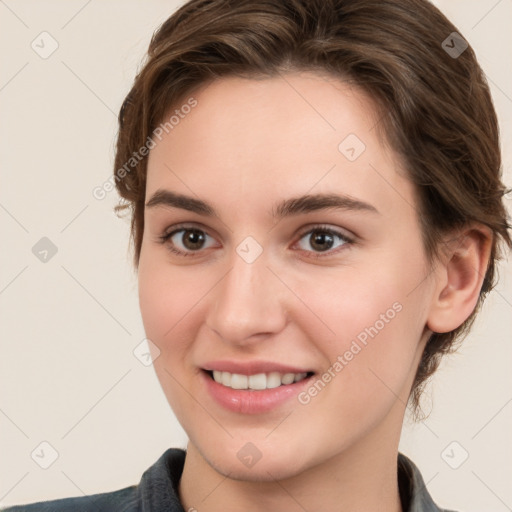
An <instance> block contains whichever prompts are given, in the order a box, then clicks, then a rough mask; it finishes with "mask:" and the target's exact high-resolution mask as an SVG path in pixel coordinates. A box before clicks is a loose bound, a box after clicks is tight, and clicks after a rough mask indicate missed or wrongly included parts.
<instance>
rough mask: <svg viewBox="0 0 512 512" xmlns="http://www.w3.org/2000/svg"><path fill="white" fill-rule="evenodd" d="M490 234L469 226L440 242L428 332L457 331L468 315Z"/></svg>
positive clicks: (475, 297)
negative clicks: (441, 244)
mask: <svg viewBox="0 0 512 512" xmlns="http://www.w3.org/2000/svg"><path fill="white" fill-rule="evenodd" d="M492 238H493V237H492V232H491V230H490V229H489V228H487V227H486V226H481V225H478V226H471V227H470V228H466V229H465V230H464V231H463V232H462V233H460V232H459V233H457V235H456V236H455V238H454V237H453V236H452V237H451V239H450V240H449V241H445V242H444V247H443V248H442V251H441V252H442V256H440V257H439V258H438V259H437V262H436V269H435V271H434V272H435V276H436V280H435V281H436V287H435V293H434V295H433V296H432V303H431V307H430V312H429V315H428V319H427V327H428V328H429V329H430V330H431V331H432V332H437V333H444V332H450V331H453V330H454V329H457V327H459V326H460V325H462V324H463V323H464V321H465V320H466V319H467V318H468V317H469V316H470V315H471V313H472V312H473V310H474V309H475V306H476V304H477V301H478V298H479V296H480V290H481V288H482V284H483V281H484V277H485V274H486V272H487V265H488V263H489V258H490V253H491V245H492Z"/></svg>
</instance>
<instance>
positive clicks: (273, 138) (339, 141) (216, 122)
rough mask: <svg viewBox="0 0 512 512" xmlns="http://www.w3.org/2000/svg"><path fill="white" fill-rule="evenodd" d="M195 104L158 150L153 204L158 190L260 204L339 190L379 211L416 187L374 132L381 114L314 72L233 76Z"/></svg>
mask: <svg viewBox="0 0 512 512" xmlns="http://www.w3.org/2000/svg"><path fill="white" fill-rule="evenodd" d="M190 97H193V99H194V100H195V101H197V105H196V106H195V107H194V108H193V109H192V110H190V111H189V109H184V110H187V111H189V112H188V113H186V114H184V113H181V115H180V120H179V122H178V123H177V124H176V125H174V126H173V127H172V129H169V130H168V133H163V135H162V140H161V141H156V142H157V144H156V146H155V147H154V148H153V149H152V150H151V152H150V156H149V162H148V180H147V190H146V198H147V197H149V196H150V195H152V194H153V193H154V192H155V191H156V190H157V189H159V188H168V189H171V190H177V191H180V192H183V193H187V194H189V195H190V193H191V192H192V193H194V194H196V195H199V196H203V195H208V196H211V193H212V191H214V190H215V191H216V194H215V195H216V198H217V201H218V202H219V204H222V203H224V204H225V203H226V202H228V203H232V204H233V205H235V204H238V200H239V199H240V197H241V196H243V198H244V203H245V204H246V205H249V204H253V206H256V203H261V202H262V199H267V198H268V199H271V198H277V197H278V196H280V197H287V196H291V195H300V194H304V193H306V192H310V191H311V192H314V193H326V192H332V191H333V190H337V191H340V192H341V191H342V192H343V193H344V194H347V195H352V196H355V197H360V198H364V199H365V200H369V201H370V200H371V201H374V202H376V203H377V204H379V203H381V202H382V200H383V199H386V197H387V198H388V199H389V201H392V200H393V199H396V195H397V192H396V190H394V189H396V188H397V187H398V188H399V189H401V188H403V187H405V188H409V189H410V188H411V187H410V184H409V183H407V182H405V180H404V179H403V178H402V177H401V176H400V175H399V173H398V172H397V169H398V167H399V166H400V161H399V158H398V157H397V155H396V154H395V153H394V152H393V151H392V150H391V149H390V148H389V147H388V146H387V145H386V144H385V141H383V140H382V139H381V138H380V136H379V133H378V131H377V129H376V125H377V123H378V119H379V109H378V108H376V105H375V103H374V102H373V101H372V99H371V98H370V97H368V95H366V94H365V93H364V92H362V91H361V90H359V89H357V88H354V87H352V86H350V85H349V84H347V83H346V82H343V81H341V80H339V79H335V78H333V77H330V76H325V75H318V74H316V73H310V72H301V73H288V74H282V75H280V76H277V77H273V78H264V79H247V78H239V77H229V78H222V79H219V80H216V81H214V82H212V83H210V84H208V85H206V86H204V87H202V88H200V89H198V90H196V91H194V93H193V94H191V95H190ZM190 97H186V98H185V99H184V100H182V101H183V104H185V103H186V102H187V100H189V99H190ZM176 109H178V111H179V110H180V105H177V106H174V107H173V109H172V111H171V114H172V113H173V112H176ZM385 183H387V186H386V188H387V189H388V190H384V188H383V185H385ZM402 193H403V194H406V195H407V194H409V193H412V190H403V191H402ZM411 200H412V199H411ZM213 201H215V199H213Z"/></svg>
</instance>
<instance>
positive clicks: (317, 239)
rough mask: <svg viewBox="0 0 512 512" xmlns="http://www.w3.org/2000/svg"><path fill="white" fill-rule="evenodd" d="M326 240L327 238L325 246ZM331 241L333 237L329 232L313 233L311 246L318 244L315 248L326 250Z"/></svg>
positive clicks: (329, 246) (330, 245)
mask: <svg viewBox="0 0 512 512" xmlns="http://www.w3.org/2000/svg"><path fill="white" fill-rule="evenodd" d="M326 240H327V246H326ZM332 243H333V237H332V235H330V234H329V233H321V234H316V235H313V242H312V244H311V245H312V246H313V247H315V245H317V244H320V245H319V246H318V247H316V248H317V249H319V250H320V251H326V250H328V249H330V248H331V247H332Z"/></svg>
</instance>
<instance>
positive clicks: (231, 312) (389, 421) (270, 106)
mask: <svg viewBox="0 0 512 512" xmlns="http://www.w3.org/2000/svg"><path fill="white" fill-rule="evenodd" d="M193 96H194V98H196V99H197V101H198V105H197V106H196V107H195V108H194V109H193V110H192V111H191V112H190V113H189V114H187V115H186V116H185V117H184V119H182V120H181V121H180V123H179V124H178V125H177V126H175V127H174V129H173V130H172V131H170V132H169V133H168V134H164V137H163V138H162V140H161V141H160V142H158V143H157V145H156V146H155V147H154V148H153V149H152V150H151V152H150V156H149V162H148V177H147V190H146V201H148V200H149V199H150V198H151V197H152V196H153V194H154V193H155V192H156V191H157V190H160V189H166V190H171V191H174V192H179V193H182V194H186V195H189V196H192V197H194V198H200V199H202V200H204V201H207V202H208V203H210V204H211V205H212V206H213V207H214V208H215V210H216V211H217V212H218V216H217V217H208V216H205V215H200V214H197V213H192V212H189V211H186V210H183V209H179V208H173V207H168V206H162V205H160V206H154V207H146V210H145V228H144V237H143V242H142V249H141V254H140V263H139V296H140V307H141V313H142V317H143V322H144V326H145V330H146V335H147V337H148V338H149V339H150V340H152V342H153V343H154V344H155V346H156V347H158V349H159V350H160V354H159V356H158V357H157V358H156V359H155V361H154V366H155V370H156V373H157V376H158V378H159V381H160V383H161V386H162V388H163V391H164V393H165V395H166V397H167V399H168V402H169V404H170V405H171V407H172V409H173V411H174V413H175V414H176V416H177V418H178V420H179V421H180V423H181V425H182V426H183V428H184V430H185V431H186V432H187V434H188V436H189V439H190V441H189V444H188V448H187V457H186V461H185V467H184V471H183V475H182V478H181V481H180V486H179V494H180V499H181V501H182V503H183V505H184V508H185V510H189V509H190V508H195V509H197V510H198V511H200V512H213V511H221V510H222V511H235V510H246V511H256V510H267V511H269V512H271V511H282V510H287V511H290V512H294V511H299V510H300V511H302V510H304V509H305V510H308V511H315V510H344V511H351V512H355V511H363V510H364V511H368V510H380V511H384V512H391V511H393V512H397V511H400V510H402V508H401V505H400V499H399V494H398V486H397V481H396V471H397V451H398V443H399V438H400V431H401V427H402V422H403V417H404V412H405V408H406V403H407V399H408V396H409V393H410V390H411V386H412V384H413V380H414V374H415V371H416V368H417V366H418V364H419V361H420V357H421V353H422V351H423V348H424V346H425V343H426V341H427V339H428V337H429V335H430V334H431V332H432V331H433V330H436V331H437V332H447V331H449V330H452V329H454V328H456V327H457V326H458V325H460V324H461V323H462V322H463V321H464V320H465V319H466V318H467V317H468V316H469V314H470V313H471V311H472V310H473V308H474V306H475V304H476V300H477V298H478V292H479V289H480V287H481V284H482V276H483V275H484V273H485V265H486V263H487V259H488V257H489V247H490V245H489V235H488V233H487V232H486V231H485V229H484V228H481V227H478V226H477V227H475V226H472V227H471V229H470V228H468V229H467V230H465V231H464V232H461V233H457V234H456V235H457V236H455V237H454V236H452V237H451V239H454V240H455V241H453V242H450V243H449V244H447V245H446V246H445V250H444V251H443V257H442V259H440V260H439V261H437V262H436V264H435V265H434V267H433V268H431V266H430V264H429V262H428V261H427V258H426V254H425V251H424V247H423V243H422V238H421V230H420V225H419V221H418V206H417V199H416V196H415V190H414V187H413V185H412V184H411V183H410V182H409V181H408V179H407V178H406V175H405V172H404V171H403V169H402V170H401V167H402V165H401V161H400V159H399V157H398V156H397V155H396V154H395V153H394V152H393V151H392V150H391V149H390V148H389V147H388V146H387V145H386V144H385V143H384V141H382V140H381V139H380V137H379V133H378V130H376V129H375V124H376V120H377V119H378V115H377V113H376V112H377V111H376V109H375V106H374V104H373V103H372V101H371V99H370V98H368V97H367V96H366V95H365V94H364V93H363V92H361V91H359V90H357V89H354V88H351V87H349V86H348V85H347V84H345V83H342V82H340V81H338V80H336V79H333V78H328V77H325V76H320V75H318V74H314V73H309V72H308V73H306V72H303V73H297V72H294V73H287V74H286V75H282V76H280V77H277V78H272V79H270V78H269V79H264V80H249V79H241V78H223V79H220V80H217V81H214V82H213V83H211V84H209V85H208V86H205V87H202V88H201V89H199V90H198V91H196V92H194V95H193ZM348 134H356V135H357V137H358V138H359V139H360V140H361V141H363V142H364V144H365V146H366V149H365V151H364V152H363V153H362V154H361V155H360V156H359V157H358V158H357V159H356V160H355V161H349V160H348V159H347V158H346V157H345V156H344V154H342V153H341V152H340V151H339V149H338V145H339V144H340V142H341V141H343V140H344V139H345V137H347V135H348ZM307 193H309V194H315V193H336V194H344V195H348V196H350V197H351V198H356V199H358V200H360V201H364V202H365V203H369V204H371V205H372V206H373V207H374V208H375V209H376V210H377V212H371V211H363V210H360V211H359V210H334V209H330V210H319V211H314V212H307V213H302V214H297V215H294V216H291V217H288V218H283V219H281V220H279V221H276V220H274V219H273V218H272V215H271V212H272V208H273V207H274V205H275V204H277V203H278V202H279V201H281V200H283V199H287V198H290V197H295V196H300V195H303V194H307ZM178 223H187V224H189V225H190V228H196V229H201V230H202V232H203V233H204V234H205V242H204V246H203V247H204V248H199V249H197V248H195V246H193V245H192V246H191V245H190V243H189V244H188V245H187V240H188V239H187V238H185V237H184V236H183V235H186V234H187V232H186V231H185V232H183V231H182V232H180V233H178V234H177V235H175V236H173V238H172V240H168V241H167V242H166V243H162V241H161V239H160V237H161V236H162V234H164V233H165V232H170V231H172V227H173V226H175V225H176V224H178ZM318 224H320V225H322V226H327V227H329V228H331V229H335V230H337V231H340V232H341V233H342V234H344V235H345V236H347V237H349V238H350V240H352V241H351V242H343V240H342V239H340V238H338V237H336V236H335V237H334V238H333V239H332V248H329V246H327V248H328V250H327V251H322V250H321V249H320V250H319V249H318V245H315V243H314V239H313V237H312V233H309V234H307V233H308V232H309V230H310V229H312V228H313V227H314V226H315V225H318ZM320 232H321V230H320ZM315 233H316V232H313V234H315ZM459 235H460V236H459ZM248 236H251V237H253V238H254V239H255V240H256V241H257V242H258V244H259V245H260V246H261V248H262V250H263V252H262V253H261V255H260V256H259V257H258V258H257V259H256V260H255V261H254V262H253V263H247V262H246V261H245V260H244V259H243V258H242V257H240V256H239V254H238V253H237V251H236V248H237V246H238V245H239V244H240V243H241V242H242V241H243V240H244V239H245V238H246V237H248ZM173 242H174V247H176V248H178V249H180V250H182V251H184V252H188V253H192V256H182V255H177V254H174V253H172V252H171V251H170V249H169V248H170V246H172V245H173ZM194 251H195V252H194ZM318 254H320V255H321V256H322V257H320V258H315V255H318ZM397 303H398V304H399V305H400V306H401V310H400V312H398V313H397V314H396V315H394V318H393V319H391V320H389V321H388V322H387V323H385V326H384V328H382V329H380V330H379V332H378V334H377V335H376V336H375V337H374V338H372V339H370V340H369V341H368V344H367V346H365V347H364V348H363V349H362V350H361V351H360V352H359V353H358V354H357V355H356V356H355V357H354V358H353V359H352V360H351V361H349V362H348V364H346V365H345V366H344V367H343V370H342V371H340V372H338V373H336V376H335V377H334V378H332V379H331V381H330V382H329V383H328V384H327V385H326V386H325V388H323V389H322V390H321V391H320V392H319V393H318V394H317V395H316V396H315V397H313V398H312V399H311V400H310V402H309V403H307V404H301V403H300V402H299V401H298V400H296V399H292V400H289V401H288V402H287V403H286V404H285V405H283V406H281V407H279V408H278V409H276V410H273V411H270V412H267V413H264V414H263V413H262V414H258V415H250V416H249V415H245V414H242V413H235V412H231V411H228V410H226V409H224V408H222V407H221V406H220V405H218V404H217V403H216V402H215V401H213V400H212V399H211V398H210V397H209V395H208V394H207V393H206V390H205V388H204V387H203V386H202V385H201V379H199V372H200V368H201V367H202V365H204V364H205V363H206V362H207V361H211V360H213V359H234V360H243V361H251V360H268V361H278V362H285V363H287V364H292V365H295V366H298V367H306V368H310V369H313V370H314V371H315V372H316V373H317V375H322V373H323V372H325V371H326V370H327V369H328V368H329V367H332V365H333V363H334V362H335V361H336V360H337V358H338V356H340V355H343V354H344V353H345V352H346V351H347V350H348V349H349V348H350V346H351V343H352V341H353V340H354V339H356V337H357V335H358V334H360V333H361V332H363V331H364V330H365V328H368V327H370V326H374V325H375V324H376V321H377V320H379V319H380V318H381V315H382V314H385V313H386V311H387V310H389V309H390V308H392V305H393V304H397ZM247 442H251V443H253V444H254V445H255V446H256V447H257V449H258V450H259V452H260V453H261V459H260V460H259V461H258V462H257V463H256V464H255V465H254V466H252V467H246V466H245V465H244V464H242V463H241V462H240V460H239V458H238V457H237V452H238V451H239V450H240V449H241V448H242V447H243V446H244V445H245V444H246V443H247ZM348 490H349V491H350V492H347V491H348Z"/></svg>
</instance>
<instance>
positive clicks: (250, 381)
mask: <svg viewBox="0 0 512 512" xmlns="http://www.w3.org/2000/svg"><path fill="white" fill-rule="evenodd" d="M209 373H210V376H212V377H213V380H215V382H217V383H218V384H221V385H223V386H225V387H228V388H231V389H252V390H263V389H273V388H277V387H279V386H286V385H289V384H293V383H294V382H299V381H301V380H304V379H305V378H307V377H308V373H306V372H303V373H280V372H270V373H256V374H254V375H242V374H240V373H230V372H222V371H219V370H214V371H212V372H209Z"/></svg>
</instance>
